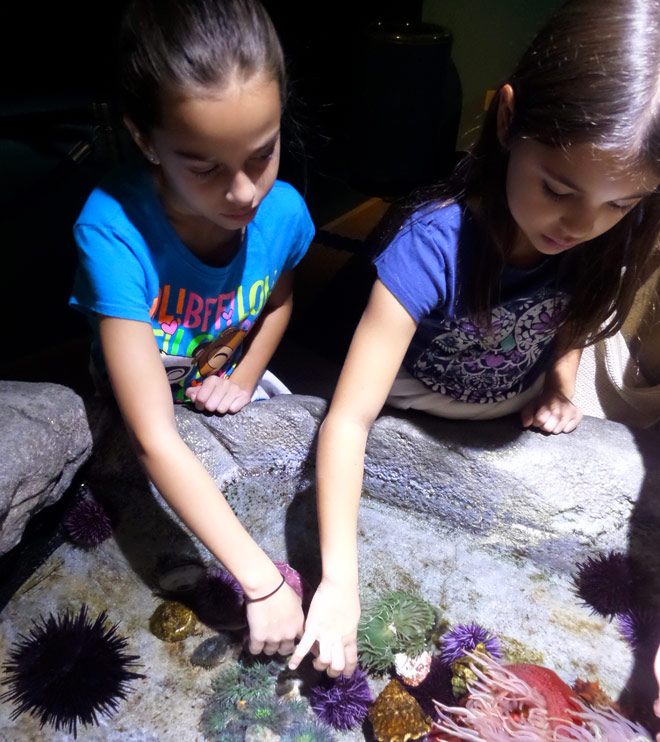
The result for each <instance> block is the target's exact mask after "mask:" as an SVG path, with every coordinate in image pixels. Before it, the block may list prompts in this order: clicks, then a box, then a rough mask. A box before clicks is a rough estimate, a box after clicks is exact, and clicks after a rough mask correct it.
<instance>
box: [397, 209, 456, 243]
mask: <svg viewBox="0 0 660 742" xmlns="http://www.w3.org/2000/svg"><path fill="white" fill-rule="evenodd" d="M469 221H470V217H469V212H467V209H466V207H465V206H464V204H461V203H457V202H454V203H450V204H446V205H442V204H432V205H429V206H425V207H423V208H421V209H419V210H418V211H416V212H415V213H414V214H412V215H411V216H410V217H409V218H408V219H407V220H406V221H405V222H404V224H403V226H402V227H401V230H400V232H399V235H401V236H403V237H406V236H408V237H409V238H410V237H411V238H413V239H414V238H417V239H424V238H427V239H430V240H433V241H434V242H436V244H437V243H438V241H443V242H444V241H447V240H458V238H459V235H460V231H461V228H462V227H463V225H464V224H465V223H467V222H469ZM399 235H397V236H399Z"/></svg>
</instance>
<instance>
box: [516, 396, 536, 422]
mask: <svg viewBox="0 0 660 742" xmlns="http://www.w3.org/2000/svg"><path fill="white" fill-rule="evenodd" d="M535 406H536V404H535V402H528V403H527V404H526V405H525V406H524V407H523V408H522V410H521V412H520V418H521V420H522V425H523V428H529V426H530V425H531V424H532V423H533V422H534V410H535Z"/></svg>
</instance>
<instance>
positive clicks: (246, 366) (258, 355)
mask: <svg viewBox="0 0 660 742" xmlns="http://www.w3.org/2000/svg"><path fill="white" fill-rule="evenodd" d="M292 309H293V301H292V298H291V295H290V294H289V295H288V296H287V297H286V298H285V299H284V301H282V303H281V304H277V305H275V306H272V307H268V306H266V308H265V309H264V311H263V312H262V313H261V315H260V316H259V319H258V320H257V322H256V324H255V326H254V327H253V328H252V332H251V333H250V336H249V342H248V343H247V347H246V350H245V352H244V354H243V357H242V358H241V360H240V362H239V363H238V365H237V366H236V368H235V369H234V372H233V373H232V375H231V377H230V378H231V380H232V381H233V382H234V383H235V384H238V385H239V386H241V387H243V388H244V389H251V390H253V389H254V388H255V386H256V385H257V382H258V381H259V379H260V378H261V377H262V375H263V373H264V371H265V370H266V367H267V366H268V364H269V362H270V359H271V358H272V357H273V353H275V351H276V349H277V346H278V345H279V344H280V341H281V340H282V337H283V335H284V332H285V331H286V328H287V325H288V324H289V319H290V318H291V311H292Z"/></svg>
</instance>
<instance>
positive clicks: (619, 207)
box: [607, 201, 639, 214]
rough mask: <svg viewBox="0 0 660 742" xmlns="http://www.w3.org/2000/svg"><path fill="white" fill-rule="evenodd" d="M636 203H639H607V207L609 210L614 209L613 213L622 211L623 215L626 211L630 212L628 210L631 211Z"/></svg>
mask: <svg viewBox="0 0 660 742" xmlns="http://www.w3.org/2000/svg"><path fill="white" fill-rule="evenodd" d="M638 203H639V201H635V203H632V204H617V203H608V204H607V205H608V206H609V207H610V208H611V209H614V210H615V211H622V212H623V213H624V214H625V213H626V211H630V209H632V208H633V206H637V204H638Z"/></svg>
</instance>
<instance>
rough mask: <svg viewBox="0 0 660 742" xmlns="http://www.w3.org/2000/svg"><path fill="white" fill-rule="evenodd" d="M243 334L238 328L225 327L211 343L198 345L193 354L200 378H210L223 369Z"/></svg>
mask: <svg viewBox="0 0 660 742" xmlns="http://www.w3.org/2000/svg"><path fill="white" fill-rule="evenodd" d="M245 334H246V332H245V330H242V329H240V328H239V327H227V328H225V329H224V330H223V331H222V332H221V333H220V334H219V335H218V337H217V338H215V340H213V341H212V342H210V343H200V344H199V345H198V346H197V348H196V349H195V352H194V353H193V358H194V359H195V361H196V363H197V368H198V369H199V374H200V376H203V377H206V376H211V374H217V373H218V372H219V371H221V370H222V369H223V368H225V367H226V366H227V364H228V362H229V361H230V360H231V357H232V356H233V355H234V351H235V350H236V348H238V346H239V345H240V344H241V343H242V342H243V338H244V337H245Z"/></svg>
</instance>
